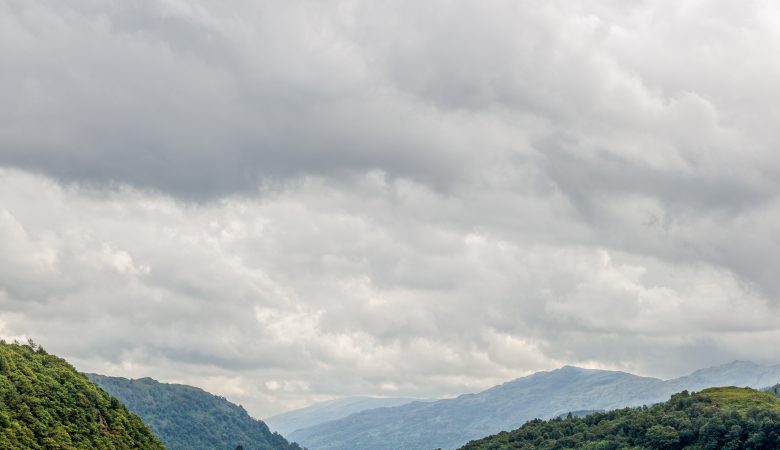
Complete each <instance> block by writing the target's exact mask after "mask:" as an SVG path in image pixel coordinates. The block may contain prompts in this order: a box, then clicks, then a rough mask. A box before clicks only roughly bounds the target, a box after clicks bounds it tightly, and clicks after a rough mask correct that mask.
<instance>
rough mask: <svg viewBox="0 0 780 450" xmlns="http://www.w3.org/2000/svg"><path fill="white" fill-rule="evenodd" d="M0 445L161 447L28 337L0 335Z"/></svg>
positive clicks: (134, 419)
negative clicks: (12, 339) (22, 340)
mask: <svg viewBox="0 0 780 450" xmlns="http://www.w3.org/2000/svg"><path fill="white" fill-rule="evenodd" d="M0 448H2V449H58V448H61V449H98V448H99V449H109V450H110V449H116V450H120V449H155V450H156V449H163V448H164V447H163V446H162V444H160V442H159V441H158V440H157V438H155V436H154V435H152V433H151V432H150V431H149V429H147V428H146V426H145V425H144V423H143V422H142V421H141V419H139V418H138V417H136V416H135V415H134V414H132V413H130V412H129V411H128V410H127V408H125V406H124V405H122V404H121V403H120V402H119V401H118V400H117V399H116V398H113V397H111V396H109V395H108V394H107V393H106V392H104V391H103V390H102V389H100V388H98V387H97V386H95V385H94V384H92V383H91V382H90V381H89V380H88V379H87V378H86V377H85V376H84V375H82V374H80V373H78V372H76V370H75V369H74V368H73V367H72V366H71V365H70V364H68V363H67V362H66V361H65V360H63V359H61V358H58V357H56V356H53V355H49V354H47V353H46V352H45V351H44V350H43V349H42V348H40V347H38V346H36V345H35V344H33V343H32V342H30V343H29V344H26V345H22V344H16V343H14V344H8V343H6V342H5V341H0Z"/></svg>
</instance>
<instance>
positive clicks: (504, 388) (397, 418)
mask: <svg viewBox="0 0 780 450" xmlns="http://www.w3.org/2000/svg"><path fill="white" fill-rule="evenodd" d="M770 380H771V381H770ZM778 380H780V366H759V365H756V364H753V363H748V362H742V361H735V362H733V363H730V364H725V365H722V366H717V367H712V368H708V369H703V370H699V371H696V372H694V373H692V374H691V375H688V376H685V377H681V378H677V379H673V380H668V381H663V380H660V379H657V378H649V377H640V376H636V375H632V374H629V373H625V372H616V371H605V370H591V369H581V368H577V367H571V366H565V367H563V368H560V369H557V370H553V371H549V372H539V373H536V374H533V375H530V376H527V377H524V378H519V379H516V380H513V381H510V382H508V383H504V384H502V385H499V386H495V387H493V388H490V389H488V390H486V391H483V392H480V393H477V394H467V395H462V396H460V397H457V398H453V399H445V400H439V401H436V402H430V403H422V402H413V403H409V404H406V405H402V406H397V407H393V408H381V409H375V410H368V411H363V412H360V413H357V414H353V415H350V416H348V417H345V418H343V419H339V420H335V421H331V422H326V423H322V424H319V425H316V426H313V427H308V428H304V429H300V430H297V431H295V432H293V433H291V434H290V435H289V438H290V439H293V440H295V441H296V442H299V443H300V444H301V445H303V446H306V447H308V448H310V449H312V450H350V449H355V448H371V449H375V450H395V449H399V448H403V449H406V450H427V449H432V448H437V447H441V448H444V449H452V448H457V447H460V446H462V445H463V444H465V443H466V442H468V441H469V440H472V439H476V438H479V437H482V436H486V435H490V434H494V433H498V432H500V431H502V430H511V429H514V428H517V427H518V426H519V425H521V424H522V423H524V422H526V421H528V420H531V419H534V418H543V419H548V418H553V417H556V416H559V415H561V414H566V413H567V412H569V411H583V410H610V409H615V408H622V407H626V406H641V405H645V404H648V405H649V404H653V403H657V402H661V401H664V400H666V399H668V398H669V397H670V396H671V395H672V394H673V393H675V392H680V391H682V390H686V389H687V390H689V391H692V390H701V389H703V388H707V387H711V386H717V385H737V386H753V387H757V388H758V387H763V386H767V385H770V384H774V383H777V381H778Z"/></svg>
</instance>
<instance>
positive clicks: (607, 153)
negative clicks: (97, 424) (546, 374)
mask: <svg viewBox="0 0 780 450" xmlns="http://www.w3.org/2000/svg"><path fill="white" fill-rule="evenodd" d="M779 25H780V9H778V8H777V6H775V5H774V4H773V3H771V2H761V1H752V2H743V3H741V4H740V7H739V8H737V9H735V8H734V7H733V6H731V4H730V3H729V2H706V3H703V2H694V1H683V2H680V1H675V2H673V1H668V2H653V3H652V4H650V3H647V2H622V1H621V2H617V1H616V2H580V3H579V4H578V5H577V6H574V5H572V4H571V2H563V1H561V2H517V1H512V2H510V1H498V0H496V1H485V2H480V3H479V4H475V3H473V2H446V3H445V2H427V3H425V4H424V5H421V4H420V3H419V2H402V1H400V2H391V1H388V2H372V3H370V4H369V3H365V2H350V1H343V2H332V3H328V4H322V3H320V2H307V1H296V2H287V3H285V4H283V5H280V4H279V3H278V2H245V1H237V0H234V1H229V2H219V3H215V2H210V1H205V0H201V1H192V2H179V1H174V0H165V1H163V0H148V1H139V2H132V3H128V4H125V3H123V2H117V1H108V0H98V1H94V0H93V1H87V0H83V1H72V2H68V4H67V5H65V4H62V2H54V1H51V2H46V1H44V2H36V3H35V4H31V3H29V2H24V1H15V0H6V1H2V2H0V42H6V43H12V44H6V45H2V46H0V62H2V65H3V67H4V68H7V70H3V71H2V72H0V101H2V103H3V104H4V105H8V106H7V107H4V108H2V109H0V165H1V166H2V167H4V169H0V333H2V334H3V335H5V336H32V337H35V338H36V339H37V340H39V341H41V342H42V343H43V344H44V345H45V346H46V347H48V348H49V349H50V350H53V351H57V352H58V353H60V354H62V355H63V356H67V357H69V358H71V359H72V360H73V361H76V362H77V364H78V366H79V368H80V369H82V370H93V371H101V372H107V373H110V374H120V375H128V376H146V375H152V376H156V377H158V378H162V379H164V380H170V381H182V382H189V383H192V384H196V385H199V386H203V387H205V388H208V389H211V390H213V391H215V392H219V393H222V394H224V395H227V396H228V397H229V398H231V399H233V400H236V401H240V402H241V403H243V404H245V405H246V406H247V407H248V408H249V409H250V411H251V412H254V413H255V414H257V415H259V416H263V415H266V414H269V413H272V412H278V411H280V410H282V409H284V408H287V407H290V406H294V405H300V404H303V403H305V402H307V401H310V400H312V399H320V398H326V397H331V396H338V395H347V394H384V395H392V394H402V395H419V396H436V395H449V394H455V393H460V392H463V391H468V390H474V389H478V388H481V387H486V386H489V385H491V384H493V383H497V382H500V381H504V380H506V379H508V378H512V377H515V376H519V375H522V374H524V373H527V372H529V371H533V370H539V369H544V368H550V367H554V366H556V365H560V364H564V363H575V364H586V365H591V366H597V367H613V368H623V369H629V370H634V371H638V372H641V373H647V374H653V375H662V376H663V375H676V374H679V373H682V372H684V371H686V370H690V369H694V368H696V367H698V366H701V365H705V364H710V363H720V362H724V361H726V360H728V359H733V358H742V359H753V360H756V361H759V362H775V363H776V362H777V361H775V360H774V359H776V355H775V354H774V353H773V351H772V348H771V345H770V343H772V342H776V340H777V338H778V337H780V326H778V325H777V321H776V320H773V317H777V314H778V302H777V294H778V293H779V292H780V282H778V280H777V277H776V276H774V275H775V274H774V270H773V268H774V267H777V265H778V264H780V256H778V255H780V248H778V246H777V244H775V243H774V241H775V240H774V239H773V238H774V236H776V234H777V231H778V229H780V203H778V195H777V192H778V186H777V181H776V180H778V179H780V178H779V177H778V175H780V173H778V172H780V157H777V156H775V149H776V148H777V147H778V144H780V142H778V137H777V136H778V135H777V133H776V132H775V128H776V124H777V122H778V119H780V117H779V115H780V112H779V111H778V108H777V106H776V105H777V104H780V90H778V89H777V88H776V81H775V80H777V79H778V78H779V77H780V73H779V72H780V62H778V61H777V58H775V57H774V55H776V54H777V51H778V50H780V42H779V38H780V32H778V31H777V30H780V26H779ZM773 358H774V359H773Z"/></svg>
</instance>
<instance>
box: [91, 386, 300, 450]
mask: <svg viewBox="0 0 780 450" xmlns="http://www.w3.org/2000/svg"><path fill="white" fill-rule="evenodd" d="M87 376H88V377H89V378H90V379H91V380H92V381H93V382H95V383H96V384H97V385H99V386H100V387H102V388H103V389H105V390H106V391H108V392H109V393H111V395H114V396H116V397H117V398H118V399H120V400H121V401H122V402H124V403H125V404H126V405H127V407H128V408H129V409H130V410H131V411H133V412H134V413H136V414H138V416H140V417H141V418H142V419H143V420H144V422H146V423H147V424H148V425H149V428H151V429H152V431H153V432H154V433H155V434H156V435H157V436H158V437H159V438H160V440H162V442H163V443H164V444H165V446H166V447H167V448H168V450H201V449H202V450H212V449H214V450H221V449H224V450H234V449H235V448H236V447H237V446H239V445H240V446H242V447H243V448H244V450H300V447H299V446H298V445H296V444H291V443H289V442H288V441H287V440H286V439H285V438H284V437H282V436H281V435H279V434H277V433H272V432H271V431H270V430H269V429H268V427H267V426H266V424H265V423H263V422H262V421H259V420H255V419H253V418H252V417H251V416H249V414H247V412H246V410H244V408H242V407H240V406H238V405H234V404H233V403H230V402H229V401H227V400H226V399H225V398H223V397H219V396H216V395H212V394H209V393H208V392H206V391H204V390H202V389H198V388H196V387H192V386H185V385H180V384H166V383H160V382H157V381H155V380H153V379H151V378H140V379H137V380H128V379H127V378H117V377H107V376H103V375H95V374H87Z"/></svg>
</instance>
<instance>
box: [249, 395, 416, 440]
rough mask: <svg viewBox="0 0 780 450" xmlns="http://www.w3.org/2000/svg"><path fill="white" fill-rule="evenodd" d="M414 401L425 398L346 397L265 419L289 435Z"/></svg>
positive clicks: (270, 424) (270, 425) (285, 434)
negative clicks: (326, 423)
mask: <svg viewBox="0 0 780 450" xmlns="http://www.w3.org/2000/svg"><path fill="white" fill-rule="evenodd" d="M413 401H423V400H420V399H415V398H401V397H386V398H383V397H345V398H340V399H336V400H330V401H325V402H318V403H314V404H313V405H309V406H307V407H305V408H301V409H296V410H293V411H288V412H285V413H282V414H277V415H275V416H271V417H267V418H265V419H263V420H264V421H265V423H266V424H267V425H268V427H269V428H270V429H272V430H273V431H276V432H278V433H279V434H281V435H283V436H287V435H288V434H290V433H291V432H293V431H295V430H298V429H301V428H307V427H311V426H314V425H319V424H321V423H325V422H330V421H331V420H337V419H341V418H344V417H347V416H349V415H351V414H355V413H359V412H361V411H366V410H369V409H376V408H387V407H392V406H401V405H405V404H407V403H411V402H413ZM425 401H431V400H425Z"/></svg>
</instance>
